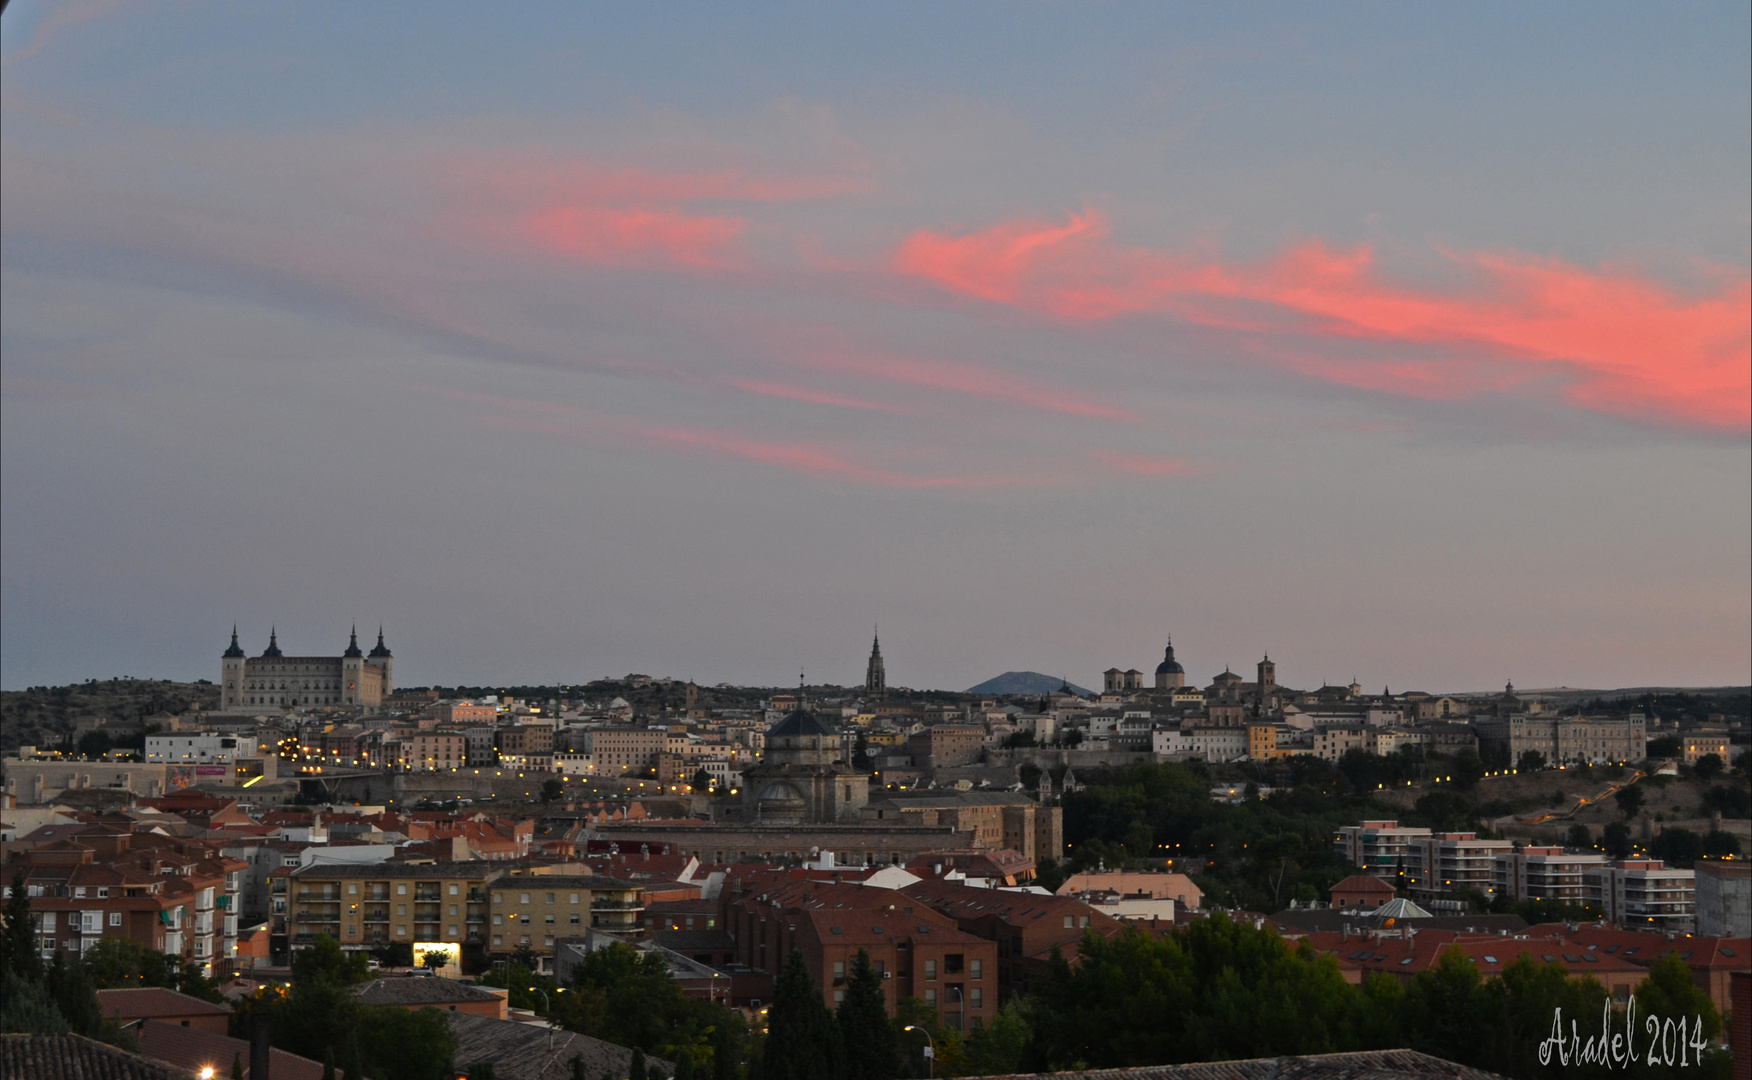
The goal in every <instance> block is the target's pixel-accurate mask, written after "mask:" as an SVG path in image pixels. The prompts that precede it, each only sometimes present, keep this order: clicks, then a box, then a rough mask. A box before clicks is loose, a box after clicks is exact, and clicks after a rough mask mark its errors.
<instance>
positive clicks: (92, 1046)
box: [0, 1035, 190, 1080]
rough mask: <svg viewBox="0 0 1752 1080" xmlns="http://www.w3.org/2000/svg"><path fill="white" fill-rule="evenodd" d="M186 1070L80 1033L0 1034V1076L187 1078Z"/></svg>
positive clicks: (43, 1078)
mask: <svg viewBox="0 0 1752 1080" xmlns="http://www.w3.org/2000/svg"><path fill="white" fill-rule="evenodd" d="M189 1075H190V1074H189V1072H188V1070H186V1069H179V1068H176V1067H174V1066H171V1065H166V1064H165V1063H164V1062H161V1061H153V1060H152V1059H150V1058H146V1057H142V1056H140V1055H139V1054H130V1053H128V1052H127V1051H126V1050H122V1049H119V1048H117V1047H114V1046H109V1045H107V1044H105V1043H100V1042H98V1041H97V1040H96V1039H87V1038H86V1037H85V1036H83V1035H0V1076H6V1077H13V1076H18V1077H25V1076H28V1077H30V1078H31V1080H188V1078H189Z"/></svg>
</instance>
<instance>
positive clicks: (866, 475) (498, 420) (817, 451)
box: [421, 386, 1034, 488]
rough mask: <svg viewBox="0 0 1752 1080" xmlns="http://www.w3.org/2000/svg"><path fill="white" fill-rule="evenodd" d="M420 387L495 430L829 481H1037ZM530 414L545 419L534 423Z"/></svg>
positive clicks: (913, 484) (971, 484) (960, 484)
mask: <svg viewBox="0 0 1752 1080" xmlns="http://www.w3.org/2000/svg"><path fill="white" fill-rule="evenodd" d="M421 389H424V390H426V391H427V392H429V393H434V394H439V395H442V396H444V397H448V398H451V399H452V400H455V401H461V402H466V403H468V404H471V405H488V406H492V407H494V409H495V410H497V411H496V412H494V413H487V414H482V415H477V416H476V417H475V419H476V420H477V421H479V422H481V423H485V424H491V425H493V426H495V427H507V428H514V429H516V430H518V431H528V432H535V433H539V434H546V435H554V436H559V437H562V438H567V439H577V440H586V441H603V440H611V441H613V442H615V443H616V444H619V445H625V444H628V443H631V444H634V445H643V446H648V447H658V448H662V449H666V450H671V451H679V452H683V453H687V454H690V455H699V456H706V457H712V458H734V459H736V460H740V461H750V462H754V463H756V464H760V465H768V466H772V467H774V468H779V469H785V470H788V471H791V472H797V473H802V474H805V475H808V476H815V477H819V478H821V479H825V480H837V481H843V482H846V483H853V484H864V485H869V486H873V487H893V488H981V487H1000V486H1014V485H1019V484H1026V483H1031V482H1034V481H1033V480H1031V479H1030V478H1025V477H1005V476H919V475H915V474H910V473H900V472H895V471H892V470H889V469H882V468H876V467H872V466H869V465H865V464H862V463H860V462H858V461H857V460H855V459H853V458H852V457H850V456H849V455H848V454H847V453H846V452H844V451H842V450H837V449H834V448H831V447H827V446H823V445H821V444H819V443H810V442H798V441H777V440H772V439H764V438H756V437H752V436H748V435H743V434H739V433H737V432H732V431H722V430H704V429H699V428H691V427H685V426H680V425H673V424H670V425H662V424H650V423H643V422H638V421H631V420H627V419H626V418H623V417H618V416H610V415H606V414H602V413H598V412H594V411H592V410H589V409H579V408H576V407H574V406H570V405H561V404H557V403H555V402H548V401H530V400H525V399H521V398H507V397H500V396H497V395H492V394H478V393H473V392H470V391H466V390H452V389H449V388H447V387H439V386H422V387H421ZM530 414H535V416H539V417H543V419H535V418H533V417H532V416H531V415H530Z"/></svg>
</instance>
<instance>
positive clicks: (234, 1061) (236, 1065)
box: [231, 1053, 350, 1080]
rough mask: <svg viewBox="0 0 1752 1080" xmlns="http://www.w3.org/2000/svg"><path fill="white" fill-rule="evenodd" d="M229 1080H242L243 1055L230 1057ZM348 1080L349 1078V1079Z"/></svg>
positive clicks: (235, 1054)
mask: <svg viewBox="0 0 1752 1080" xmlns="http://www.w3.org/2000/svg"><path fill="white" fill-rule="evenodd" d="M231 1080H243V1054H242V1053H233V1054H232V1055H231ZM349 1080H350V1078H349Z"/></svg>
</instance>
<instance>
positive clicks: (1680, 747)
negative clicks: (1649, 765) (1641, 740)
mask: <svg viewBox="0 0 1752 1080" xmlns="http://www.w3.org/2000/svg"><path fill="white" fill-rule="evenodd" d="M1684 752H1685V744H1684V743H1683V742H1681V741H1680V740H1679V736H1677V735H1663V736H1661V737H1660V738H1658V739H1650V740H1649V749H1648V755H1649V757H1651V758H1676V757H1678V756H1679V755H1681V754H1683V753H1684Z"/></svg>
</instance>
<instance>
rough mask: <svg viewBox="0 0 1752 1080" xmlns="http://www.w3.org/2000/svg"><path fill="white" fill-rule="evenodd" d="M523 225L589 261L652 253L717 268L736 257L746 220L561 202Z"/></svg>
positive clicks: (547, 243)
mask: <svg viewBox="0 0 1752 1080" xmlns="http://www.w3.org/2000/svg"><path fill="white" fill-rule="evenodd" d="M524 228H525V232H526V234H527V235H529V236H530V237H532V238H534V239H535V241H536V242H537V243H539V244H541V245H542V246H543V247H545V248H547V249H548V250H550V251H553V252H556V253H558V254H562V255H569V256H571V257H573V258H577V259H582V260H584V261H585V262H592V263H606V264H610V265H619V264H625V263H629V262H640V261H645V260H650V259H653V258H654V259H657V260H659V261H668V262H675V263H680V264H681V265H683V266H691V267H696V268H718V267H724V266H729V265H731V264H732V263H734V262H735V261H737V253H736V246H735V245H736V239H737V238H738V237H739V236H740V235H741V234H742V229H743V222H742V219H740V218H732V217H706V216H699V215H690V214H684V213H682V212H680V211H677V210H664V209H650V208H645V207H630V208H613V207H597V206H562V207H558V208H556V209H553V210H548V211H544V212H542V213H538V214H534V215H532V216H530V217H529V218H527V219H525V221H524Z"/></svg>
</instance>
